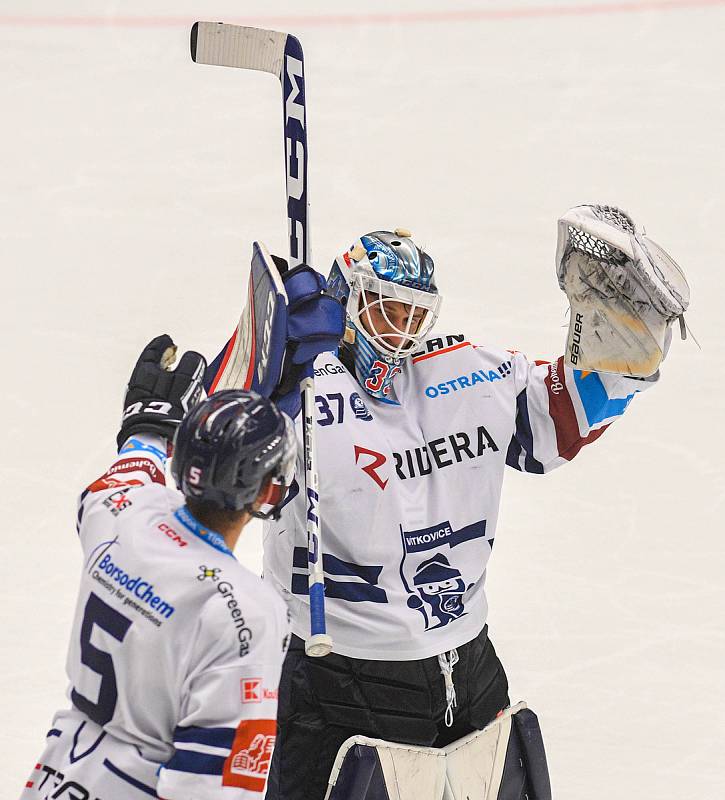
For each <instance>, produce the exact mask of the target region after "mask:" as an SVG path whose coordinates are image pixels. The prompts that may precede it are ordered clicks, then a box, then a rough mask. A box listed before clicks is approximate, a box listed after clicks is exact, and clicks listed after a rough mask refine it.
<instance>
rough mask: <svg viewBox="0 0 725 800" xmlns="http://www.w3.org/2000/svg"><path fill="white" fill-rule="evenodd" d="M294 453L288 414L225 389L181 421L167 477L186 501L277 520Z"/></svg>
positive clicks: (256, 398)
mask: <svg viewBox="0 0 725 800" xmlns="http://www.w3.org/2000/svg"><path fill="white" fill-rule="evenodd" d="M296 454H297V440H296V437H295V434H294V429H293V427H292V421H291V420H290V419H289V417H287V415H286V414H283V413H282V412H281V411H279V410H278V409H277V408H276V406H275V405H274V404H273V403H272V401H271V400H267V399H266V398H264V397H261V396H260V395H258V394H256V393H255V392H246V391H239V390H234V389H227V390H224V391H220V392H215V393H214V394H213V395H212V396H211V397H209V398H208V399H207V400H205V401H204V402H202V403H199V404H198V405H197V406H195V407H194V408H193V409H192V410H191V411H190V412H189V413H188V414H187V415H186V416H185V417H184V419H183V420H182V422H181V425H180V426H179V428H178V430H177V432H176V437H175V439H174V456H173V458H172V461H171V474H172V476H173V478H174V480H175V481H176V485H177V486H178V487H179V489H180V490H181V492H182V493H183V494H184V496H185V497H187V498H194V499H195V500H200V501H203V502H207V503H211V504H212V505H215V506H217V507H219V508H224V509H228V510H233V511H241V510H246V511H248V512H250V513H251V514H252V515H253V516H255V517H261V518H262V519H268V518H270V517H272V518H275V519H276V518H277V515H278V514H279V510H280V508H281V505H282V502H283V500H284V497H285V494H286V490H287V487H288V486H289V485H290V484H291V482H292V478H293V476H294V467H295V461H296ZM260 493H261V495H262V496H260Z"/></svg>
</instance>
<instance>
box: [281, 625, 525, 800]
mask: <svg viewBox="0 0 725 800" xmlns="http://www.w3.org/2000/svg"><path fill="white" fill-rule="evenodd" d="M457 650H458V656H459V661H458V663H457V664H456V665H455V666H454V668H453V681H454V685H455V690H456V707H455V708H454V710H453V711H454V715H453V725H452V726H451V727H448V726H447V725H446V723H445V713H446V705H447V703H446V691H445V683H444V679H443V675H442V674H441V668H440V664H439V662H438V658H437V657H436V656H434V657H432V658H426V659H422V660H420V661H366V660H363V659H357V658H348V657H346V656H341V655H338V654H336V653H331V654H330V655H329V656H325V657H324V658H310V657H309V656H306V655H305V647H304V642H303V641H302V639H300V638H298V637H297V636H293V637H292V641H291V643H290V647H289V650H288V652H287V656H286V658H285V662H284V666H283V668H282V677H281V680H280V686H279V708H278V717H277V721H278V731H277V743H276V745H275V749H274V754H273V756H272V764H271V768H270V774H269V781H268V784H267V794H266V800H323V798H324V796H325V791H326V789H327V781H328V778H329V776H330V770H331V769H332V765H333V763H334V761H335V756H336V755H337V751H338V750H339V748H340V745H341V744H342V743H343V742H344V741H345V740H346V739H347V738H348V737H350V736H354V735H356V734H362V735H364V736H370V737H375V738H379V739H385V740H387V741H391V742H401V743H404V744H415V745H423V746H432V747H444V746H445V745H447V744H450V743H451V742H453V741H455V740H457V739H460V738H461V737H462V736H465V735H466V734H467V733H470V732H471V731H474V730H480V729H482V728H483V727H485V726H486V724H487V723H488V722H490V721H491V720H492V719H493V718H494V717H495V716H496V714H497V712H498V711H500V710H501V709H502V708H504V707H506V706H507V705H508V703H509V699H508V682H507V680H506V674H505V673H504V670H503V667H502V665H501V662H500V661H499V660H498V656H497V655H496V652H495V650H494V648H493V645H492V644H491V642H490V640H489V639H488V626H485V627H484V628H483V630H482V631H481V633H480V634H479V635H478V636H477V637H476V638H475V639H473V640H471V641H470V642H468V643H466V644H465V645H463V646H461V647H459V648H457Z"/></svg>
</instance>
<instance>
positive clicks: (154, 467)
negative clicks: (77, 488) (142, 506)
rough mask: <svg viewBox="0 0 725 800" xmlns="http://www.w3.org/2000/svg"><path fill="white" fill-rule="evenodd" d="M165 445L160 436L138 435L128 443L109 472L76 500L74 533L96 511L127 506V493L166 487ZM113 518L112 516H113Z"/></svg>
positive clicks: (113, 509)
mask: <svg viewBox="0 0 725 800" xmlns="http://www.w3.org/2000/svg"><path fill="white" fill-rule="evenodd" d="M166 456H167V443H166V439H164V438H163V437H162V436H156V435H153V434H140V435H137V436H134V437H132V438H130V439H128V440H127V441H126V442H125V443H124V445H123V447H122V448H121V449H120V450H119V451H118V455H117V456H116V458H115V459H114V461H113V463H112V464H111V465H110V466H109V468H108V469H107V470H106V471H105V472H104V473H103V475H101V476H100V477H99V478H97V479H96V480H95V481H93V483H91V484H90V485H89V486H87V487H86V488H85V489H84V490H83V491H82V492H81V495H80V497H79V498H78V515H77V518H76V531H77V533H78V534H79V535H81V529H82V526H83V520H84V518H86V517H87V516H88V514H89V513H90V512H91V511H92V510H93V509H94V508H96V507H106V508H108V509H109V510H110V511H111V513H114V511H115V512H116V514H117V513H119V512H120V511H122V510H123V509H124V508H125V507H126V505H127V504H128V497H127V495H128V493H129V492H130V491H132V490H133V489H136V488H138V487H139V486H147V485H149V484H151V483H158V484H160V485H162V486H165V485H166V473H165V469H166ZM114 515H115V514H114Z"/></svg>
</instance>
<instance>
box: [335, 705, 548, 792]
mask: <svg viewBox="0 0 725 800" xmlns="http://www.w3.org/2000/svg"><path fill="white" fill-rule="evenodd" d="M474 798H475V800H524V799H526V800H551V786H550V783H549V771H548V768H547V765H546V754H545V752H544V743H543V740H542V737H541V729H540V728H539V721H538V719H537V717H536V714H534V713H533V711H531V710H529V709H528V708H527V707H526V704H525V703H517V704H516V705H515V706H513V707H510V708H507V709H506V710H505V711H503V712H501V714H499V716H498V717H496V719H495V720H494V721H493V722H491V723H490V724H489V725H487V726H486V727H485V728H484V729H483V730H481V731H474V732H473V733H471V734H469V735H468V736H465V737H463V738H462V739H459V740H458V741H455V742H453V743H452V744H450V745H448V746H447V747H443V748H435V747H414V746H412V745H404V744H396V743H394V742H385V741H383V740H382V739H370V738H367V737H365V736H353V737H351V738H350V739H348V740H347V741H346V742H345V743H344V744H343V745H342V747H341V748H340V751H339V753H338V755H337V758H336V759H335V764H334V766H333V768H332V773H331V775H330V782H329V785H328V789H327V794H326V795H325V800H474Z"/></svg>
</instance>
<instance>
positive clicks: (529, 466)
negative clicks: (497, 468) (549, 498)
mask: <svg viewBox="0 0 725 800" xmlns="http://www.w3.org/2000/svg"><path fill="white" fill-rule="evenodd" d="M514 441H515V442H516V445H514ZM522 448H523V450H524V452H525V453H526V458H525V459H524V471H525V472H531V473H533V474H534V475H543V473H544V465H543V464H542V463H541V461H537V460H536V459H535V458H534V432H533V431H532V430H531V420H530V419H529V401H528V397H527V395H526V389H524V390H523V391H521V392H519V395H518V397H517V398H516V430H515V431H514V436H513V438H512V439H511V443H510V444H509V448H508V451H507V453H506V463H507V464H508V465H509V466H510V467H514V469H518V470H520V469H521V467H520V466H519V462H518V459H519V456H520V455H521V449H522Z"/></svg>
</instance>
